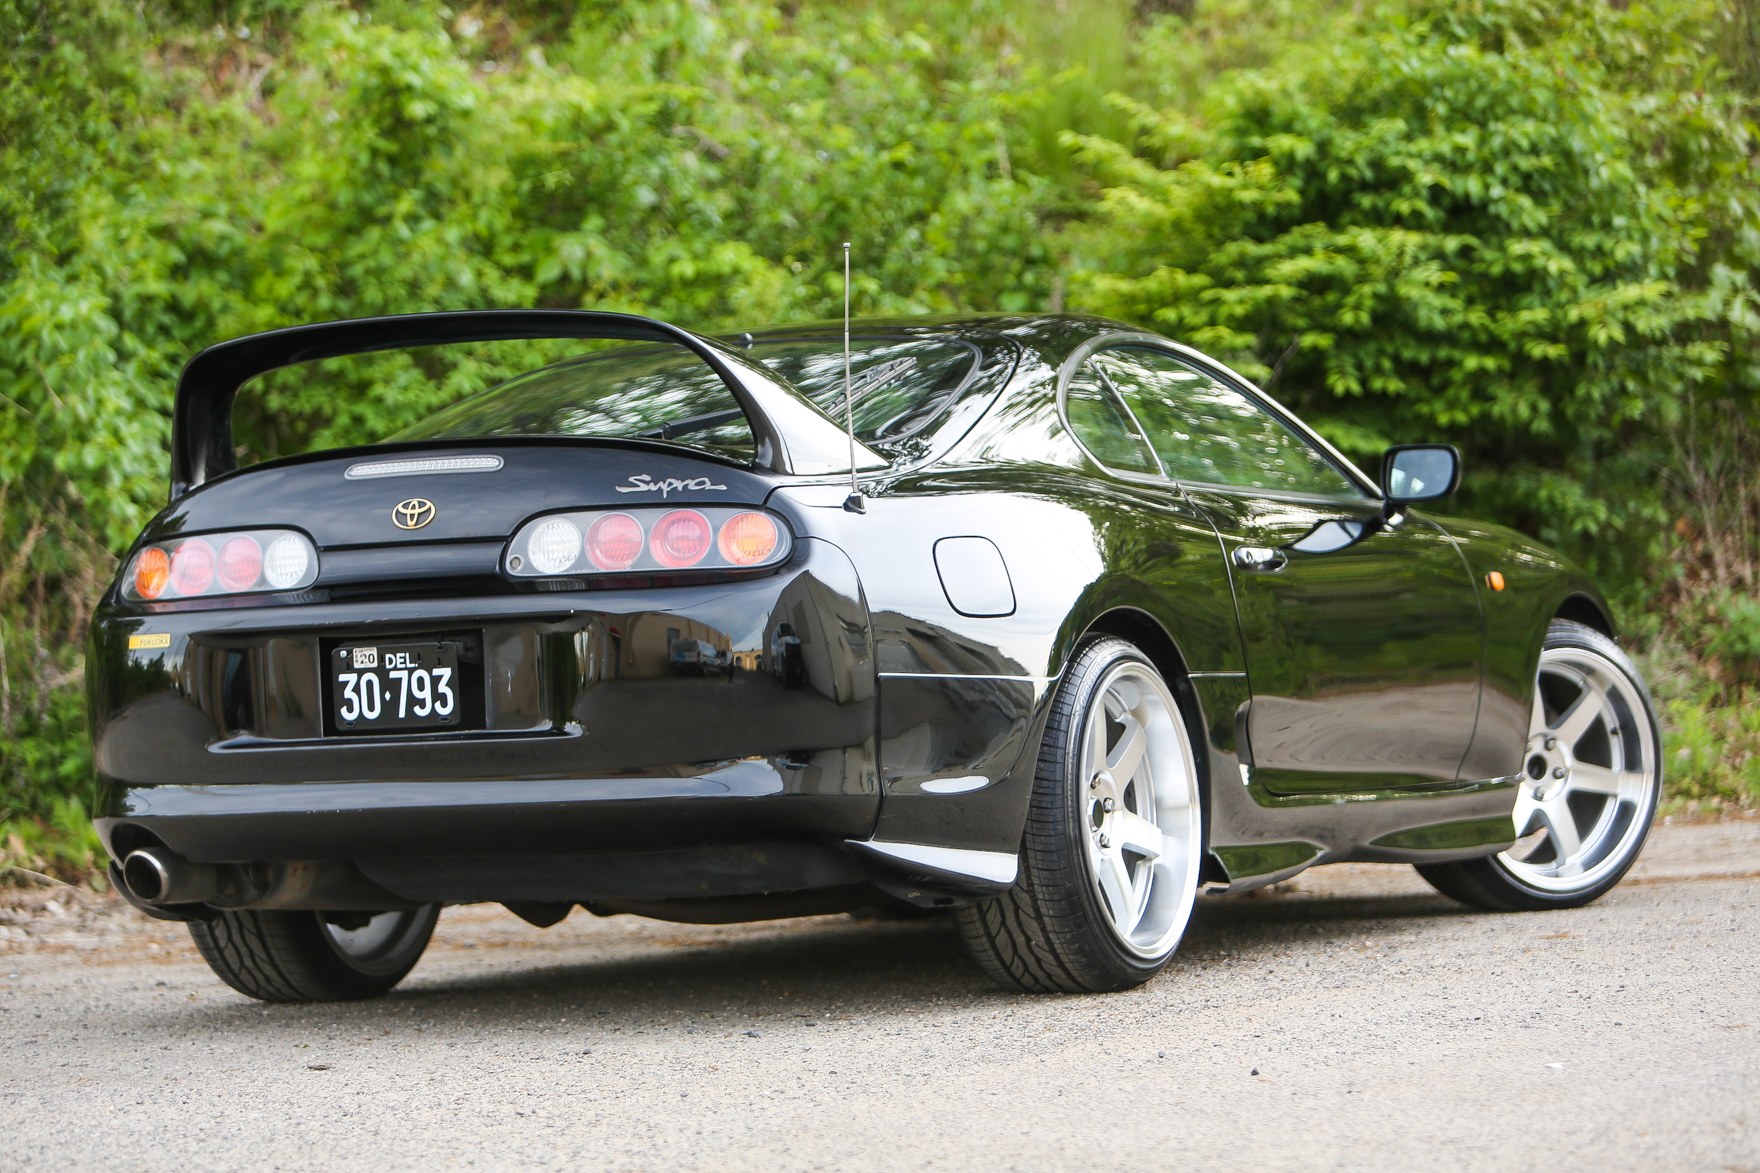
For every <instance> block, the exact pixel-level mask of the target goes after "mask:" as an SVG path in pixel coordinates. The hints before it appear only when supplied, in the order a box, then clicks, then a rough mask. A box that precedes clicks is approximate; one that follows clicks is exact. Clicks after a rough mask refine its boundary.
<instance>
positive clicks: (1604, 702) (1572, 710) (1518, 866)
mask: <svg viewBox="0 0 1760 1173" xmlns="http://www.w3.org/2000/svg"><path fill="white" fill-rule="evenodd" d="M1661 745H1662V738H1661V735H1660V733H1659V732H1658V729H1657V721H1656V712H1655V709H1654V707H1653V706H1652V704H1651V701H1650V693H1649V690H1647V689H1646V688H1645V687H1644V681H1643V678H1642V677H1640V676H1639V675H1638V671H1637V669H1636V668H1635V667H1633V666H1632V662H1631V661H1630V660H1629V659H1627V658H1626V656H1625V654H1624V653H1623V652H1621V651H1620V650H1619V647H1618V646H1617V645H1616V644H1614V642H1613V641H1612V640H1610V639H1608V638H1607V637H1606V636H1604V635H1602V634H1601V633H1600V632H1597V631H1595V630H1593V629H1591V628H1588V627H1585V626H1583V625H1582V624H1580V623H1573V622H1571V621H1569V620H1565V619H1559V620H1555V621H1554V622H1553V624H1552V629H1551V631H1550V632H1549V633H1548V635H1547V639H1546V647H1545V650H1544V651H1543V652H1542V653H1541V656H1540V672H1539V679H1538V681H1537V683H1536V686H1535V690H1534V708H1533V718H1532V720H1531V721H1530V722H1529V734H1528V745H1527V752H1526V755H1525V759H1524V762H1523V770H1522V774H1521V775H1520V781H1519V783H1518V791H1517V795H1516V800H1515V809H1514V811H1513V812H1512V817H1513V818H1514V821H1515V827H1516V833H1517V835H1518V836H1519V838H1518V839H1517V840H1516V842H1515V845H1514V846H1512V847H1511V848H1510V849H1509V850H1507V851H1504V852H1501V853H1499V854H1498V855H1495V856H1492V857H1490V858H1488V859H1475V860H1465V861H1462V862H1460V863H1447V864H1426V865H1422V866H1420V867H1419V868H1418V871H1419V872H1420V873H1422V874H1423V876H1424V878H1425V879H1427V880H1429V881H1430V883H1431V884H1433V885H1434V886H1435V887H1436V888H1437V889H1438V890H1439V891H1441V892H1444V893H1446V894H1447V895H1449V896H1453V897H1454V898H1455V899H1457V900H1461V901H1464V902H1466V903H1468V904H1473V905H1477V906H1478V907H1481V908H1491V909H1498V910H1507V911H1514V910H1518V909H1542V908H1574V907H1576V906H1578V905H1583V904H1587V903H1589V902H1590V901H1591V900H1594V899H1595V898H1596V897H1598V896H1600V895H1601V894H1602V893H1604V892H1606V891H1607V890H1608V889H1609V888H1611V887H1613V885H1615V884H1617V883H1618V882H1619V879H1620V877H1621V876H1623V875H1624V874H1625V872H1626V869H1627V868H1629V867H1631V866H1632V862H1633V861H1634V860H1635V859H1637V857H1638V852H1639V850H1640V849H1642V847H1643V845H1644V836H1645V834H1646V833H1647V832H1648V831H1649V829H1650V820H1651V817H1652V816H1653V815H1654V814H1655V811H1656V800H1657V797H1658V795H1659V794H1660V793H1661V790H1662V759H1661V755H1660V753H1659V752H1658V751H1659V750H1660V748H1661Z"/></svg>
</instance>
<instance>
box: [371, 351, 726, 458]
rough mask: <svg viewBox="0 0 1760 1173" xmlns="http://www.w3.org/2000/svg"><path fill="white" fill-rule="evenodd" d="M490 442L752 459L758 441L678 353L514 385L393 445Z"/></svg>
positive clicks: (691, 359)
mask: <svg viewBox="0 0 1760 1173" xmlns="http://www.w3.org/2000/svg"><path fill="white" fill-rule="evenodd" d="M491 436H554V437H581V438H585V437H598V436H605V437H616V438H621V439H644V440H661V441H668V442H672V443H677V444H681V445H684V446H686V447H690V448H696V449H700V450H702V451H705V452H712V453H714V454H715V455H717V456H723V457H726V458H728V459H730V460H736V461H740V462H742V463H743V462H746V461H749V460H751V459H752V453H753V442H752V431H751V427H750V425H749V424H747V422H746V417H745V413H744V412H743V411H741V410H740V407H739V404H738V403H737V402H736V401H735V400H734V398H733V393H732V392H731V391H729V390H728V388H727V384H726V383H725V382H723V381H722V379H721V377H720V376H719V375H717V374H716V373H715V372H714V371H713V370H712V369H710V367H709V366H708V365H707V364H706V363H704V362H703V360H702V359H700V358H698V357H697V356H696V355H694V354H692V353H690V352H689V351H687V350H685V349H683V348H682V347H677V346H636V347H619V348H616V349H613V350H608V351H603V352H600V353H597V354H589V355H582V356H579V357H575V358H569V359H565V360H563V361H562V362H558V363H552V364H551V365H549V366H545V367H540V368H539V369H537V370H534V371H527V372H526V373H524V374H520V375H515V376H514V377H513V378H511V379H508V380H507V381H505V382H503V383H499V384H497V385H495V386H493V387H490V388H488V389H487V390H485V391H483V392H482V393H480V394H478V395H473V396H471V397H470V398H469V399H466V400H464V401H462V402H460V403H455V404H453V405H452V406H451V407H448V408H445V409H444V410H442V411H439V412H437V413H436V414H434V415H432V416H429V417H428V418H427V419H425V420H423V421H422V422H421V423H418V424H415V425H413V426H411V427H407V428H404V429H403V430H401V431H398V432H393V433H392V434H391V435H388V436H385V437H384V440H385V442H387V443H398V442H406V441H420V440H466V439H480V438H486V437H491Z"/></svg>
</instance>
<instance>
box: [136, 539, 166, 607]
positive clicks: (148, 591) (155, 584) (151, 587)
mask: <svg viewBox="0 0 1760 1173" xmlns="http://www.w3.org/2000/svg"><path fill="white" fill-rule="evenodd" d="M170 577H171V557H170V555H168V554H166V553H165V551H163V550H161V549H160V548H159V547H157V546H148V547H147V548H146V549H144V550H142V551H141V555H140V557H139V558H136V559H135V560H134V593H135V594H137V595H139V596H140V597H141V598H143V599H156V598H158V597H159V596H160V595H161V594H163V593H164V592H165V581H166V580H167V579H169V578H170Z"/></svg>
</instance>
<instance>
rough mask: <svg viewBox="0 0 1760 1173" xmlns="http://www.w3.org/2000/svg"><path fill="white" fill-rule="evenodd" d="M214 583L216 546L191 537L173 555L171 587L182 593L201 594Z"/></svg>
mask: <svg viewBox="0 0 1760 1173" xmlns="http://www.w3.org/2000/svg"><path fill="white" fill-rule="evenodd" d="M212 585H214V547H212V546H210V545H208V543H206V542H204V541H202V539H200V538H191V539H190V540H189V541H187V542H185V543H183V544H182V545H181V546H179V547H177V549H176V551H175V552H173V553H172V555H171V589H172V590H174V591H176V592H177V593H178V594H180V595H199V594H201V593H202V592H203V591H205V590H207V589H208V588H209V587H210V586H212Z"/></svg>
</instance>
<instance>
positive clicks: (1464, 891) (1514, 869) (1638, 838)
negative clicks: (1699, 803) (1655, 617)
mask: <svg viewBox="0 0 1760 1173" xmlns="http://www.w3.org/2000/svg"><path fill="white" fill-rule="evenodd" d="M1545 650H1546V651H1547V652H1553V651H1559V652H1571V651H1575V652H1578V653H1587V654H1588V655H1590V656H1593V657H1595V658H1597V659H1598V660H1599V661H1601V662H1603V663H1604V664H1605V665H1606V666H1607V668H1608V669H1609V670H1610V671H1612V672H1614V673H1617V674H1618V675H1619V676H1620V677H1623V678H1624V681H1625V687H1624V688H1623V690H1621V692H1622V697H1623V698H1624V700H1625V702H1627V703H1624V706H1623V712H1624V716H1623V717H1622V718H1621V720H1620V723H1621V725H1622V729H1624V736H1623V737H1622V738H1620V739H1619V746H1620V750H1619V752H1620V753H1621V754H1622V755H1623V754H1626V753H1627V752H1628V750H1629V747H1631V746H1632V745H1634V744H1636V745H1639V746H1644V747H1646V748H1645V751H1644V755H1643V759H1642V761H1641V763H1640V764H1641V768H1642V769H1644V770H1646V771H1648V773H1649V784H1648V792H1647V794H1645V795H1644V796H1642V797H1641V798H1638V799H1637V800H1635V801H1632V802H1630V803H1629V804H1627V805H1628V806H1629V807H1630V809H1629V810H1624V811H1620V812H1618V816H1617V817H1618V818H1619V819H1620V820H1621V822H1620V825H1619V829H1620V830H1621V832H1622V833H1621V835H1620V837H1619V839H1618V841H1617V842H1616V843H1614V844H1613V845H1612V846H1611V847H1610V848H1609V851H1608V854H1607V856H1605V857H1604V858H1603V859H1601V860H1600V861H1598V863H1597V866H1596V867H1595V868H1594V869H1593V874H1592V875H1589V876H1588V878H1586V880H1585V882H1584V883H1583V884H1581V885H1580V886H1577V887H1574V888H1568V887H1560V886H1559V885H1558V884H1556V883H1555V884H1554V885H1552V886H1551V887H1540V886H1537V885H1536V884H1535V883H1533V882H1530V881H1529V880H1528V879H1525V878H1524V876H1523V874H1522V870H1521V867H1520V864H1519V863H1516V862H1514V861H1512V859H1511V857H1510V855H1509V853H1508V852H1499V853H1498V854H1496V855H1492V856H1487V857H1485V858H1482V859H1469V860H1461V861H1458V862H1455V863H1436V864H1418V865H1416V866H1417V869H1418V874H1419V875H1421V876H1423V877H1424V879H1425V880H1426V881H1428V882H1429V884H1430V886H1431V887H1433V888H1435V889H1436V890H1437V891H1438V892H1441V893H1442V894H1443V895H1444V896H1449V897H1452V898H1453V899H1455V900H1458V901H1460V902H1461V903H1462V904H1470V905H1472V906H1473V907H1475V908H1483V909H1487V910H1489V911H1492V912H1540V911H1545V910H1548V909H1562V908H1581V907H1582V906H1583V905H1585V904H1589V903H1591V902H1592V901H1595V900H1598V899H1600V898H1601V897H1602V896H1603V895H1605V894H1606V893H1607V892H1608V890H1609V889H1611V888H1612V887H1613V886H1614V885H1615V884H1617V883H1619V882H1620V880H1621V879H1622V878H1623V877H1624V876H1625V874H1626V872H1627V871H1628V870H1629V869H1630V868H1631V866H1632V864H1633V863H1634V862H1636V861H1637V858H1638V854H1639V852H1641V851H1642V850H1643V847H1644V840H1645V838H1646V837H1647V835H1648V834H1649V829H1650V823H1651V820H1653V819H1654V818H1655V816H1656V803H1657V800H1658V799H1659V798H1660V797H1661V794H1662V768H1663V758H1662V753H1661V749H1662V730H1661V724H1660V722H1659V721H1658V720H1657V717H1656V705H1655V702H1654V701H1652V700H1651V698H1650V690H1649V689H1648V688H1647V687H1645V685H1644V678H1643V677H1642V676H1641V675H1640V674H1639V673H1638V669H1637V668H1636V666H1634V665H1633V664H1632V661H1631V660H1630V658H1628V657H1627V656H1626V654H1625V653H1624V652H1622V651H1621V650H1620V648H1619V645H1618V644H1616V643H1614V642H1613V641H1612V640H1611V639H1608V638H1607V637H1606V636H1605V635H1602V634H1601V633H1600V632H1598V631H1596V630H1595V629H1594V628H1592V627H1588V626H1585V625H1584V624H1581V623H1577V622H1574V621H1572V620H1569V619H1554V620H1553V621H1552V625H1551V627H1550V628H1549V629H1548V631H1547V633H1546V645H1545ZM1542 671H1544V665H1543V668H1542ZM1628 727H1629V728H1628ZM1530 760H1533V759H1530ZM1627 768H1630V767H1629V766H1628V767H1627ZM1530 777H1532V775H1530V776H1528V777H1524V778H1523V780H1522V785H1523V786H1527V785H1529V784H1530V781H1529V778H1530ZM1517 830H1518V832H1519V831H1522V830H1523V828H1520V827H1518V828H1517Z"/></svg>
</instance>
